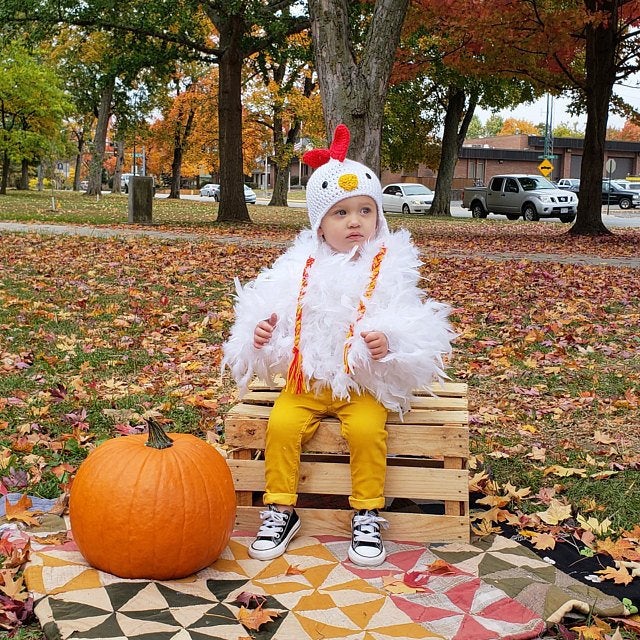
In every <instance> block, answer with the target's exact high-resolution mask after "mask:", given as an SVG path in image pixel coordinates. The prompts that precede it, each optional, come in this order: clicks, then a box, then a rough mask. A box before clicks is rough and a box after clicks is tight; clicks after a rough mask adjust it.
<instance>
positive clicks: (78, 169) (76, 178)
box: [73, 129, 85, 191]
mask: <svg viewBox="0 0 640 640" xmlns="http://www.w3.org/2000/svg"><path fill="white" fill-rule="evenodd" d="M84 137H85V131H84V129H83V130H82V131H78V132H77V140H78V153H77V154H76V161H75V169H74V174H73V190H74V191H80V178H81V177H82V151H83V150H84Z"/></svg>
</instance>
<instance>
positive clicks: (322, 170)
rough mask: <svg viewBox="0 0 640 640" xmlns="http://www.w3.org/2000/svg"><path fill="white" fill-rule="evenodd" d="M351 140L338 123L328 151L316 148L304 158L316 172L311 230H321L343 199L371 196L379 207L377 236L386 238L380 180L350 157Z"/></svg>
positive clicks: (312, 181) (311, 189)
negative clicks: (332, 209)
mask: <svg viewBox="0 0 640 640" xmlns="http://www.w3.org/2000/svg"><path fill="white" fill-rule="evenodd" d="M350 140H351V134H350V132H349V129H348V128H347V127H346V126H345V125H344V124H339V125H338V126H337V127H336V130H335V132H334V134H333V142H332V143H331V146H330V147H329V148H328V149H313V150H311V151H307V152H306V153H305V154H304V155H303V156H302V161H303V162H304V163H305V164H308V165H309V166H310V167H313V168H314V169H315V171H314V172H313V173H312V174H311V177H310V178H309V182H308V183H307V209H308V211H309V222H310V223H311V229H312V230H313V231H318V228H319V227H320V223H321V222H322V218H323V217H324V215H325V214H326V213H327V211H329V209H330V208H331V207H332V206H333V205H334V204H336V203H337V202H340V200H344V199H345V198H350V197H351V196H369V197H371V198H373V200H374V202H375V203H376V206H377V208H378V231H377V235H384V234H386V233H388V232H389V229H388V227H387V221H386V220H385V219H384V215H383V213H382V186H381V184H380V180H378V177H377V176H376V174H375V173H374V172H373V171H372V170H371V169H369V167H366V166H365V165H363V164H360V163H359V162H356V161H355V160H349V159H348V158H347V151H348V150H349V142H350Z"/></svg>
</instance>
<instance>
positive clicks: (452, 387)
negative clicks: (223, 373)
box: [249, 378, 467, 397]
mask: <svg viewBox="0 0 640 640" xmlns="http://www.w3.org/2000/svg"><path fill="white" fill-rule="evenodd" d="M283 386H284V380H283V379H282V378H276V380H275V382H274V384H269V383H267V382H265V381H264V380H253V381H252V382H251V383H250V384H249V389H251V390H256V391H258V390H262V391H265V390H269V389H271V390H274V391H280V389H282V387H283ZM431 391H432V392H433V393H435V394H436V395H437V396H443V397H450V396H459V397H465V396H466V395H467V383H466V382H445V383H443V384H442V385H440V384H436V385H434V386H433V387H432V388H431ZM413 393H414V395H416V396H427V395H431V393H429V391H427V390H426V389H414V391H413Z"/></svg>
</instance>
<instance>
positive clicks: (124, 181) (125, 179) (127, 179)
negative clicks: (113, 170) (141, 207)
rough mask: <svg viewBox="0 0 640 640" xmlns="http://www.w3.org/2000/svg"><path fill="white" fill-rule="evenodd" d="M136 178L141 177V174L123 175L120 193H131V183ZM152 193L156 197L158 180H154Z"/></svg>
mask: <svg viewBox="0 0 640 640" xmlns="http://www.w3.org/2000/svg"><path fill="white" fill-rule="evenodd" d="M134 176H137V177H140V174H139V173H136V174H133V173H123V174H122V175H121V176H120V191H122V192H123V193H129V183H130V181H131V178H133V177H134ZM150 177H151V178H153V176H150ZM152 192H153V195H154V196H155V195H156V179H155V178H153V186H152Z"/></svg>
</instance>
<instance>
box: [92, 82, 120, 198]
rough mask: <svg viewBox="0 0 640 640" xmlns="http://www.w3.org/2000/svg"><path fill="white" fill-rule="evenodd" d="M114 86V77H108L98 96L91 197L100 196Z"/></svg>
mask: <svg viewBox="0 0 640 640" xmlns="http://www.w3.org/2000/svg"><path fill="white" fill-rule="evenodd" d="M115 84H116V79H115V77H113V76H109V78H107V81H106V84H105V86H104V87H103V89H102V95H101V96H100V107H99V110H98V121H97V122H96V132H95V134H94V136H93V149H92V153H91V164H90V165H89V188H88V189H87V194H88V195H91V196H97V195H100V193H101V192H102V163H103V162H104V150H105V147H106V141H107V130H108V128H109V119H110V118H111V102H112V100H113V91H114V88H115Z"/></svg>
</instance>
